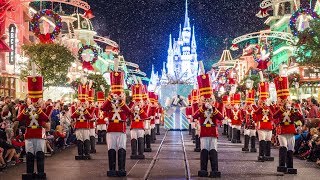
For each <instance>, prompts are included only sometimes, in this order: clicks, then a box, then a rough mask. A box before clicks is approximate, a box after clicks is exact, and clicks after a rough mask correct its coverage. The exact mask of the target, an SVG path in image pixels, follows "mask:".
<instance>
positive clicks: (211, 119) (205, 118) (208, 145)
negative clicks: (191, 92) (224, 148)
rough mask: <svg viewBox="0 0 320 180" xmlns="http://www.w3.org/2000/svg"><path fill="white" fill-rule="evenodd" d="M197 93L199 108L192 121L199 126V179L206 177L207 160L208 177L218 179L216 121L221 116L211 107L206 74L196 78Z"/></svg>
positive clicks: (210, 90) (211, 102) (219, 174)
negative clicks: (209, 167) (209, 166)
mask: <svg viewBox="0 0 320 180" xmlns="http://www.w3.org/2000/svg"><path fill="white" fill-rule="evenodd" d="M197 81H198V86H199V92H200V107H199V109H198V110H197V112H196V113H195V114H194V115H193V118H194V119H198V120H199V124H200V125H201V127H200V128H201V130H200V141H201V154H200V168H201V169H200V171H198V176H199V177H207V176H208V171H207V166H208V160H209V159H210V163H211V172H210V177H220V176H221V173H220V172H219V171H218V152H217V140H218V138H217V137H218V125H217V120H223V116H222V114H221V113H220V112H219V111H218V110H217V109H216V108H215V107H213V106H212V104H214V96H213V94H212V87H211V78H210V75H208V74H202V75H199V76H198V77H197Z"/></svg>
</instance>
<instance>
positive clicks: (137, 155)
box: [130, 83, 147, 159]
mask: <svg viewBox="0 0 320 180" xmlns="http://www.w3.org/2000/svg"><path fill="white" fill-rule="evenodd" d="M142 90H143V84H138V83H136V84H134V85H133V86H132V87H131V91H132V108H131V111H132V113H131V118H130V120H131V127H130V134H131V151H132V152H131V156H130V158H131V159H144V155H143V152H144V120H145V119H146V118H147V112H145V111H144V109H143V99H142V96H143V94H142Z"/></svg>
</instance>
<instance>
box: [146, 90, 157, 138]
mask: <svg viewBox="0 0 320 180" xmlns="http://www.w3.org/2000/svg"><path fill="white" fill-rule="evenodd" d="M148 96H149V99H150V104H149V111H148V117H149V118H150V127H151V143H155V140H156V131H155V127H156V125H155V115H156V109H157V106H156V94H155V93H154V92H148Z"/></svg>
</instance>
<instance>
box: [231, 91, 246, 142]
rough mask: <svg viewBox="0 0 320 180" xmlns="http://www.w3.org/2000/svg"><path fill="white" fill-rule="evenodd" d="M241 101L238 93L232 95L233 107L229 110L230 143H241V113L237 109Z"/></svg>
mask: <svg viewBox="0 0 320 180" xmlns="http://www.w3.org/2000/svg"><path fill="white" fill-rule="evenodd" d="M240 99H241V94H240V93H235V94H233V103H234V106H233V108H232V110H231V123H232V141H231V142H232V143H241V140H240V129H241V124H242V116H243V115H242V113H241V110H240V107H239V104H240Z"/></svg>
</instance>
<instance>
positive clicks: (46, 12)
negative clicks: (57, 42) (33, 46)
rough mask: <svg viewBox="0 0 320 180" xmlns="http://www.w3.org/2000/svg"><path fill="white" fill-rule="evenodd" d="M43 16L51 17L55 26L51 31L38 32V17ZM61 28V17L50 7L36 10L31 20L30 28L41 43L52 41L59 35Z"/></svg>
mask: <svg viewBox="0 0 320 180" xmlns="http://www.w3.org/2000/svg"><path fill="white" fill-rule="evenodd" d="M43 16H48V17H51V18H53V20H54V23H55V25H56V26H55V27H54V29H53V31H52V32H51V33H46V32H45V34H43V33H41V32H40V27H39V26H40V19H41V18H42V17H43ZM61 28H62V24H61V17H60V16H59V15H58V14H57V13H55V12H53V11H52V10H50V9H43V10H41V11H39V12H37V13H36V14H35V15H34V16H33V18H32V20H31V30H32V32H33V33H34V34H35V36H37V37H38V38H39V39H40V42H41V43H52V41H53V40H54V39H55V37H56V36H57V35H59V33H60V30H61Z"/></svg>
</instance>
